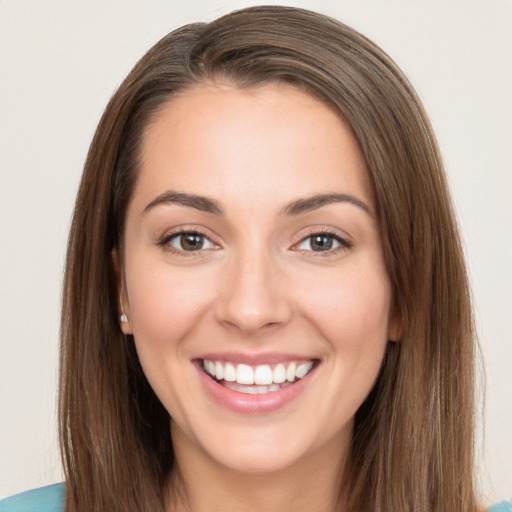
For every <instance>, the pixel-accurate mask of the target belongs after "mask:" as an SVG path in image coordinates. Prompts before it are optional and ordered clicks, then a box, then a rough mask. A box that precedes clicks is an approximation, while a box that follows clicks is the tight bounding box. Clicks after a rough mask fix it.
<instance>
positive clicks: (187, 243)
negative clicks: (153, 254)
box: [167, 233, 215, 252]
mask: <svg viewBox="0 0 512 512" xmlns="http://www.w3.org/2000/svg"><path fill="white" fill-rule="evenodd" d="M167 243H168V244H169V245H170V246H171V247H173V248H174V249H178V250H181V251H187V252H192V251H200V250H202V249H212V248H214V247H215V245H214V244H213V243H212V242H211V241H210V240H209V239H208V238H206V237H205V236H204V235H202V234H200V233H177V234H175V235H173V236H171V237H170V238H169V239H168V241H167Z"/></svg>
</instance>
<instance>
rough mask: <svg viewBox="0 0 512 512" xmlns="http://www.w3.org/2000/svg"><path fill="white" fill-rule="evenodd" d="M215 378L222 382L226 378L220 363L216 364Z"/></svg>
mask: <svg viewBox="0 0 512 512" xmlns="http://www.w3.org/2000/svg"><path fill="white" fill-rule="evenodd" d="M215 377H216V379H217V380H222V379H223V378H224V366H222V363H221V362H220V361H217V362H216V363H215Z"/></svg>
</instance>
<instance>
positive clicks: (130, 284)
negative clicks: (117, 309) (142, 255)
mask: <svg viewBox="0 0 512 512" xmlns="http://www.w3.org/2000/svg"><path fill="white" fill-rule="evenodd" d="M132 269H133V270H132ZM207 281H208V274H207V273H204V272H203V273H201V272H200V271H197V272H195V274H194V276H193V278H192V279H191V276H190V272H187V271H180V270H175V269H172V270H171V269H170V268H169V267H167V266H165V265H151V262H148V263H145V264H144V263H138V262H137V261H136V260H134V261H133V264H132V266H131V268H130V267H128V268H127V271H126V282H127V290H128V302H129V306H130V315H131V319H130V320H131V323H132V329H133V334H134V337H135V339H136V340H137V341H138V344H139V345H146V344H149V345H151V346H152V347H154V346H162V347H165V348H167V349H168V348H169V347H170V346H173V347H174V348H176V346H178V347H179V345H180V341H181V340H182V339H183V338H184V337H185V336H186V335H187V333H189V332H190V331H191V330H192V331H193V329H194V326H195V325H197V324H198V323H199V320H200V318H201V317H202V316H203V315H204V314H205V312H207V311H208V302H209V300H208V297H207V294H205V290H206V289H208V285H207Z"/></svg>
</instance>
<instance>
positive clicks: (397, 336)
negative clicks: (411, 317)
mask: <svg viewBox="0 0 512 512" xmlns="http://www.w3.org/2000/svg"><path fill="white" fill-rule="evenodd" d="M401 339H402V312H401V311H400V308H399V307H398V306H397V305H395V306H393V308H392V309H391V313H390V316H389V325H388V340H389V341H393V342H395V343H396V342H399V341H400V340H401Z"/></svg>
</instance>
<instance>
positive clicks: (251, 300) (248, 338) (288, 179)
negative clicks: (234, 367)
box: [114, 84, 399, 512]
mask: <svg viewBox="0 0 512 512" xmlns="http://www.w3.org/2000/svg"><path fill="white" fill-rule="evenodd" d="M170 190H172V191H178V192H181V193H188V194H196V195H200V196H206V197H208V198H210V199H213V200H215V201H216V202H217V203H218V205H219V206H220V207H221V208H222V210H223V214H222V215H218V214H215V213H208V212H203V211H199V210H198V209H196V208H193V207H190V206H184V205H181V204H176V203H173V202H166V203H159V204H157V205H155V206H153V207H150V208H147V207H148V205H150V204H151V203H152V202H154V201H155V198H158V197H159V196H161V194H163V193H165V192H167V191H170ZM317 194H346V195H350V196H351V197H353V198H356V199H357V200H358V201H360V202H361V204H363V205H365V207H366V208H367V209H365V207H362V206H361V205H359V206H358V205H356V204H353V202H352V203H351V202H347V201H341V202H331V203H329V204H324V205H322V206H320V207H318V208H313V209H310V210H308V211H304V212H301V213H299V214H295V215H283V214H282V213H281V210H282V209H283V207H284V206H285V205H287V204H288V203H290V202H292V201H295V200H297V199H304V198H309V197H311V196H314V195H317ZM180 230H181V231H196V230H197V231H199V232H200V233H202V234H204V235H205V237H206V238H204V244H203V246H202V249H200V250H195V251H184V250H183V249H182V248H181V247H182V246H180V241H181V238H179V236H176V237H174V238H172V239H169V236H170V235H172V234H175V233H176V232H179V231H180ZM325 231H327V232H328V233H330V234H328V235H327V236H328V237H331V236H334V237H338V238H329V239H328V240H329V241H333V240H334V242H333V248H332V249H330V250H326V251H319V250H313V247H316V246H312V245H311V240H312V239H311V235H312V234H314V233H319V232H325ZM331 233H332V235H331ZM124 235H125V238H124V239H125V246H124V254H123V255H122V257H121V258H120V257H118V255H116V254H115V255H114V259H115V261H116V262H119V261H122V264H121V263H119V264H118V272H119V276H120V277H119V291H120V298H121V305H122V307H123V309H124V311H125V313H126V315H127V317H128V322H125V323H122V324H121V327H122V329H123V331H124V332H125V333H131V334H133V335H134V339H135V343H136V347H137V352H138V355H139V358H140V361H141V364H142V367H143V369H144V371H145V373H146V375H147V377H148V380H149V382H150V383H151V385H152V387H153V389H154V390H155V392H156V394H157V395H158V397H159V398H160V400H161V401H162V403H163V404H164V406H165V407H166V409H167V410H168V411H169V413H170V416H171V417H172V420H171V435H172V439H173V444H174V448H175V453H176V461H177V465H176V468H177V469H176V472H175V474H174V475H173V477H177V475H178V473H179V478H180V480H181V481H182V482H183V484H184V489H185V495H186V497H187V502H188V504H189V507H190V509H191V510H194V511H210V512H211V511H217V510H218V511H221V510H222V511H224V512H226V511H230V510H233V511H235V510H236V511H244V510H258V511H268V512H270V511H273V510H276V511H277V510H279V511H282V510H292V509H293V510H297V511H300V510H308V511H310V510H315V511H327V510H334V509H335V507H336V501H337V498H338V486H339V479H340V474H341V472H342V470H343V463H344V460H345V457H346V455H347V452H348V449H349V446H350V442H351V436H352V431H353V421H354V415H355V412H356V411H357V409H358V407H359V406H360V405H361V403H362V402H363V401H364V399H365V398H366V396H367V395H368V393H369V392H370V390H371V387H372V385H373V383H374V382H375V379H376V377H377V374H378V371H379V368H380V366H381V363H382V359H383V355H384V352H385V348H386V345H387V341H388V340H389V339H391V340H396V339H397V338H398V335H399V319H398V318H395V316H394V315H393V314H392V310H393V309H392V298H391V285H390V281H389V277H388V275H387V272H386V268H385V264H384V258H383V253H382V246H381V236H380V232H379V228H378V224H377V222H376V217H375V204H374V200H373V197H372V192H371V186H370V183H369V178H368V172H367V169H366V167H365V163H364V159H363V157H362V155H361V152H360V151H359V149H358V146H357V144H356V142H355V140H354V138H353V137H352V135H351V132H350V130H349V129H348V128H347V126H346V125H345V124H344V122H343V121H342V119H340V117H339V116H338V115H337V114H336V113H335V112H334V111H333V110H332V109H331V108H329V107H328V106H326V105H324V104H322V103H320V102H319V101H317V100H316V99H314V98H312V97H310V96H309V95H307V94H305V93H303V92H301V91H298V90H296V89H294V88H291V87H289V86H284V85H265V86H261V87H258V88H254V89H250V90H241V89H237V88H234V87H231V86H228V85H219V84H205V85H201V86H198V87H195V88H193V89H190V90H188V91H186V92H185V93H182V94H181V95H179V96H177V97H175V98H173V99H172V100H171V101H169V102H168V103H167V104H166V105H165V106H164V107H163V108H162V109H161V111H160V112H159V113H158V115H157V116H156V118H155V119H154V120H153V121H152V123H151V125H150V126H149V127H148V128H147V130H146V132H145V136H144V140H143V147H142V159H141V168H140V175H139V177H138V180H137V183H136V186H135V189H134V193H133V197H132V200H131V202H130V204H129V207H128V211H127V217H126V228H125V233H124ZM308 237H309V238H308ZM338 239H339V240H345V241H347V242H348V246H345V245H346V244H345V242H343V243H341V242H337V241H336V240H338ZM162 240H163V241H164V242H165V243H162ZM316 248H317V247H316ZM211 351H219V352H229V353H231V352H234V353H244V354H251V355H253V354H265V353H268V352H272V353H276V352H277V353H292V354H297V355H300V356H306V357H308V358H311V359H315V360H317V361H318V363H319V364H318V366H317V367H316V368H315V371H314V374H313V373H312V374H311V378H310V380H309V382H308V385H307V386H306V387H305V388H304V390H303V392H302V393H301V394H300V395H299V396H298V397H296V398H295V399H294V400H293V401H292V402H290V403H288V404H286V405H285V406H284V407H282V408H280V409H278V410H276V411H273V412H269V413H265V414H251V415H247V414H241V413H238V412H234V411H231V410H229V409H227V408H225V407H223V406H221V405H219V404H218V403H217V402H215V401H214V400H213V399H212V398H211V397H210V395H208V393H206V392H205V389H204V387H203V385H202V383H201V380H200V378H199V377H198V375H199V373H198V370H197V367H196V366H195V365H194V364H193V363H192V361H193V360H194V359H195V358H197V357H199V355H200V354H205V353H208V352H211ZM182 505H183V504H180V503H172V502H170V503H169V507H172V509H173V510H176V509H180V507H181V506H182Z"/></svg>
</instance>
